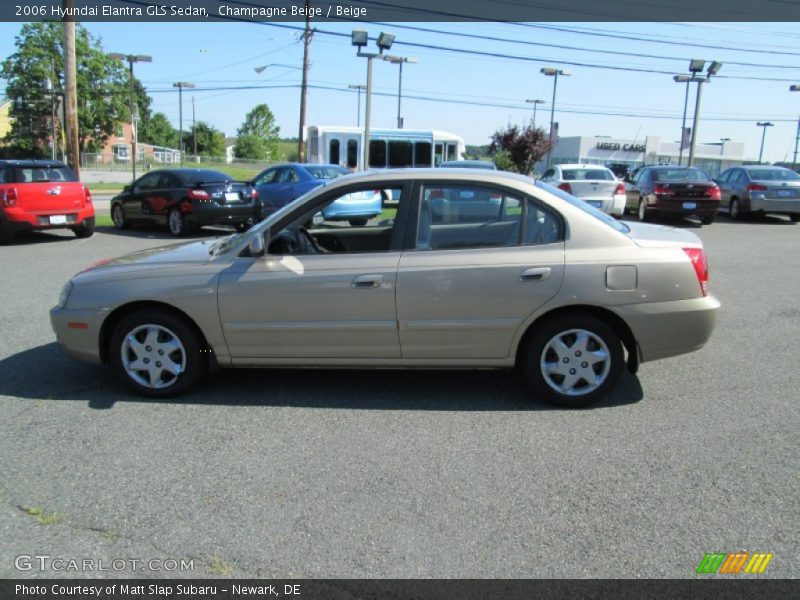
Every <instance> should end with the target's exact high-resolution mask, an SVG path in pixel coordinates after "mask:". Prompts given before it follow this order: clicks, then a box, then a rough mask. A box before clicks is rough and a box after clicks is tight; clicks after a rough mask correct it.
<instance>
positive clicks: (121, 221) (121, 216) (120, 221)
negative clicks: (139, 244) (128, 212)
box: [111, 204, 131, 229]
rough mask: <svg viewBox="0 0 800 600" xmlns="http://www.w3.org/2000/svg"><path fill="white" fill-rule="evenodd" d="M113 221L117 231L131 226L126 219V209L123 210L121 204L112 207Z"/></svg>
mask: <svg viewBox="0 0 800 600" xmlns="http://www.w3.org/2000/svg"><path fill="white" fill-rule="evenodd" d="M111 220H112V221H113V222H114V227H116V228H117V229H127V228H128V227H130V226H131V224H130V221H128V219H126V218H125V209H123V208H122V205H121V204H115V205H114V206H112V207H111Z"/></svg>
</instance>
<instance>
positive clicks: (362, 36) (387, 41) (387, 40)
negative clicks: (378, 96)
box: [351, 29, 394, 170]
mask: <svg viewBox="0 0 800 600" xmlns="http://www.w3.org/2000/svg"><path fill="white" fill-rule="evenodd" d="M351 42H352V44H353V46H355V47H356V48H358V52H357V54H356V56H360V57H362V58H366V59H367V107H366V112H365V114H364V165H363V168H364V169H365V170H366V169H369V125H370V117H371V116H372V59H373V58H377V57H383V51H384V50H389V49H390V48H391V47H392V44H393V43H394V34H392V33H386V32H384V31H382V32H381V33H380V35H379V36H378V39H377V41H376V44H377V45H378V52H377V53H375V52H364V50H363V49H364V47H365V46H366V45H367V43H368V42H369V34H368V33H367V32H366V31H365V30H363V29H354V30H353V33H352V34H351Z"/></svg>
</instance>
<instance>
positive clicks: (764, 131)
mask: <svg viewBox="0 0 800 600" xmlns="http://www.w3.org/2000/svg"><path fill="white" fill-rule="evenodd" d="M756 125H758V126H759V127H761V150H759V151H758V164H761V159H762V158H763V156H764V139H765V138H766V137H767V127H772V126H773V125H774V123H770V122H769V121H759V122H758V123H756Z"/></svg>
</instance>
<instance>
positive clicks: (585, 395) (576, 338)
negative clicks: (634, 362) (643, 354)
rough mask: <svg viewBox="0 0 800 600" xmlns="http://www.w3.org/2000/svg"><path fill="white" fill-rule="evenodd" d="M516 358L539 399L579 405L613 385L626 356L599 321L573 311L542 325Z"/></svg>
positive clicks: (605, 392)
mask: <svg viewBox="0 0 800 600" xmlns="http://www.w3.org/2000/svg"><path fill="white" fill-rule="evenodd" d="M520 360H521V364H520V366H521V367H522V371H523V373H524V374H525V376H526V378H527V380H528V382H529V383H530V385H531V387H532V388H533V390H534V392H535V393H536V396H537V397H538V398H542V399H543V400H546V401H547V402H551V403H553V404H558V405H560V406H567V407H576V408H577V407H583V406H588V405H590V404H592V403H594V402H597V401H598V400H600V399H601V398H602V397H603V396H605V395H606V394H607V393H608V391H609V390H610V389H611V388H612V387H613V386H614V385H615V384H616V383H617V380H619V377H620V374H621V373H622V367H623V363H624V354H623V352H622V342H621V341H620V339H619V337H618V336H617V334H616V333H614V331H613V330H612V329H611V328H610V327H609V326H608V325H606V324H605V323H604V322H603V321H601V320H599V319H597V318H595V317H589V316H586V317H583V316H577V315H573V316H563V317H557V318H555V319H552V320H550V321H547V322H546V323H544V324H543V325H542V326H540V327H539V328H538V329H537V330H536V331H535V332H534V333H533V335H532V336H531V337H530V338H529V339H528V341H527V343H526V345H525V347H524V348H523V351H522V353H521V355H520Z"/></svg>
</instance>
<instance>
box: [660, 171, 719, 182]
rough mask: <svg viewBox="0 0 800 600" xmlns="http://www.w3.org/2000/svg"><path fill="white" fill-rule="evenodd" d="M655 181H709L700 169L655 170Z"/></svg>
mask: <svg viewBox="0 0 800 600" xmlns="http://www.w3.org/2000/svg"><path fill="white" fill-rule="evenodd" d="M654 172H655V180H656V181H711V179H710V178H709V177H708V175H706V174H705V172H703V171H701V170H700V169H655V171H654Z"/></svg>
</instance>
